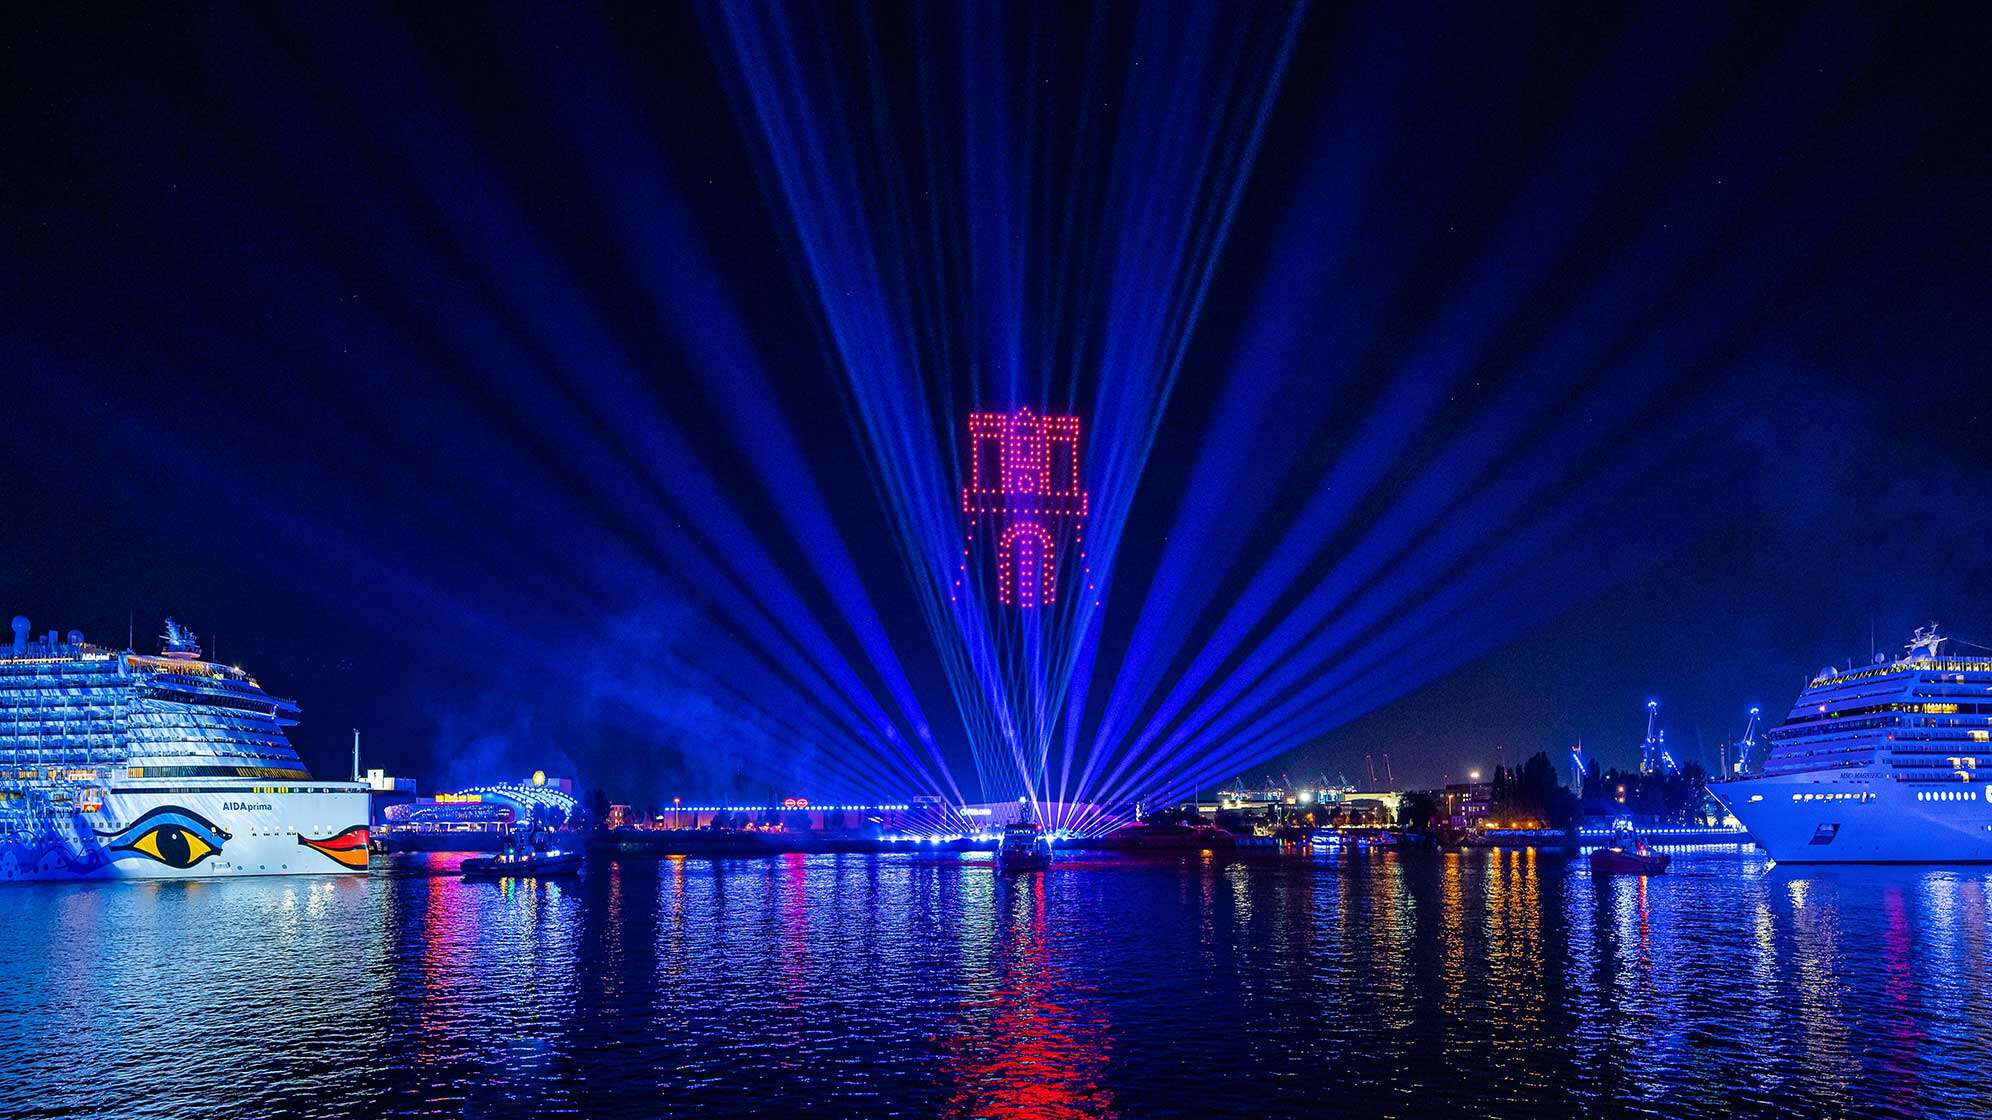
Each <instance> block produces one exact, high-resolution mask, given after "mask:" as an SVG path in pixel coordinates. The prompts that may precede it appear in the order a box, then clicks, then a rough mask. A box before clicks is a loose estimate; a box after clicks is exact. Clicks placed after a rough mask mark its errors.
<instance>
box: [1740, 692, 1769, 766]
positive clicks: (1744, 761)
mask: <svg viewBox="0 0 1992 1120" xmlns="http://www.w3.org/2000/svg"><path fill="white" fill-rule="evenodd" d="M1762 715H1763V709H1761V708H1758V707H1757V706H1756V705H1754V704H1753V705H1751V707H1750V722H1749V724H1748V725H1746V726H1745V727H1744V728H1743V737H1742V738H1741V739H1738V740H1737V741H1736V772H1737V773H1738V774H1748V773H1749V772H1750V752H1751V751H1753V750H1755V749H1756V748H1757V720H1758V718H1759V717H1761V716H1762Z"/></svg>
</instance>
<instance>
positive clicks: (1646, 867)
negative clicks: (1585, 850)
mask: <svg viewBox="0 0 1992 1120" xmlns="http://www.w3.org/2000/svg"><path fill="white" fill-rule="evenodd" d="M1672 862H1673V857H1672V856H1669V855H1668V854H1667V853H1665V852H1656V851H1654V850H1653V849H1652V848H1649V847H1647V846H1646V841H1645V840H1642V839H1640V837H1639V835H1638V834H1637V833H1635V832H1633V830H1632V826H1631V825H1630V824H1625V823H1621V824H1620V825H1619V827H1618V829H1617V830H1616V831H1615V832H1614V833H1613V834H1612V843H1611V846H1610V847H1608V848H1593V849H1591V870H1592V871H1594V872H1596V873H1598V874H1600V875H1658V874H1660V873H1661V872H1663V871H1665V870H1667V865H1668V864H1670V863H1672Z"/></svg>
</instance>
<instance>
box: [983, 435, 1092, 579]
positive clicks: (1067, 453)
mask: <svg viewBox="0 0 1992 1120" xmlns="http://www.w3.org/2000/svg"><path fill="white" fill-rule="evenodd" d="M961 510H962V512H963V513H964V514H966V515H968V519H969V523H968V540H969V544H970V545H971V546H973V544H974V542H975V537H976V533H977V531H978V529H980V530H981V531H982V532H983V533H984V534H985V535H986V536H988V537H989V538H992V539H993V540H994V541H995V542H996V598H997V600H998V601H999V602H1001V603H1002V604H1003V605H1004V606H1014V607H1018V608H1021V609H1025V610H1030V609H1033V608H1036V607H1039V606H1048V605H1050V604H1052V603H1056V602H1057V601H1058V562H1059V552H1060V548H1061V541H1062V540H1063V538H1064V537H1065V536H1066V535H1067V534H1070V536H1071V538H1072V540H1073V541H1074V543H1075V544H1077V545H1078V546H1079V548H1080V553H1079V559H1080V563H1081V565H1082V566H1084V563H1085V558H1086V553H1085V551H1084V548H1085V525H1086V510H1087V499H1086V491H1085V490H1084V489H1082V488H1081V487H1080V485H1079V418H1078V417H1077V416H1038V415H1035V414H1033V413H1032V412H1031V410H1030V409H1028V408H1026V409H1021V410H1019V411H1017V412H971V413H969V415H968V485H967V486H966V487H964V488H963V490H962V492H961ZM968 557H969V549H966V548H965V549H963V550H962V567H961V573H960V577H959V578H957V579H956V581H955V593H956V595H959V594H960V593H961V586H962V581H963V580H965V579H966V578H967V575H968Z"/></svg>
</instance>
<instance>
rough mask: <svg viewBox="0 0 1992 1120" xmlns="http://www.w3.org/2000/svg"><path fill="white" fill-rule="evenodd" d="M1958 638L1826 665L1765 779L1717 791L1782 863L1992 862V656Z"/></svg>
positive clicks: (1926, 631)
mask: <svg viewBox="0 0 1992 1120" xmlns="http://www.w3.org/2000/svg"><path fill="white" fill-rule="evenodd" d="M1946 641H1948V639H1946V638H1943V637H1940V636H1939V635H1938V634H1937V627H1936V624H1935V623H1931V624H1930V625H1929V626H1927V627H1923V628H1921V629H1919V630H1917V631H1916V634H1915V639H1914V640H1913V641H1911V642H1910V643H1909V647H1908V650H1907V651H1906V652H1905V653H1904V654H1903V656H1901V657H1890V656H1888V655H1887V654H1880V655H1877V656H1876V658H1875V661H1874V664H1872V665H1870V666H1867V667H1865V668H1861V669H1857V670H1847V671H1841V670H1836V669H1834V668H1832V667H1830V666H1829V667H1827V668H1825V669H1821V670H1820V671H1819V675H1818V676H1816V677H1814V678H1813V680H1812V683H1811V684H1809V685H1807V686H1806V688H1805V691H1804V692H1802V693H1801V694H1800V695H1799V697H1798V700H1797V701H1796V702H1795V703H1793V704H1792V708H1791V714H1790V715H1788V716H1786V717H1785V720H1784V722H1783V723H1782V724H1780V725H1778V727H1776V728H1775V729H1773V730H1772V731H1771V732H1770V735H1769V738H1770V742H1771V747H1770V753H1769V754H1768V755H1767V756H1766V757H1765V759H1764V764H1763V769H1762V773H1760V774H1751V775H1745V776H1743V777H1740V778H1737V779H1734V780H1731V781H1726V782H1720V783H1716V784H1715V785H1713V786H1711V787H1710V789H1711V791H1712V792H1713V793H1715V795H1716V796H1717V797H1719V798H1720V799H1721V800H1722V802H1723V804H1724V805H1726V806H1727V807H1728V808H1729V811H1730V812H1732V813H1734V814H1735V815H1736V819H1737V820H1739V821H1742V822H1743V826H1744V827H1745V828H1748V829H1749V830H1750V832H1751V834H1752V835H1754V836H1755V837H1756V838H1757V842H1758V843H1759V844H1762V845H1763V846H1764V848H1765V850H1767V851H1769V852H1770V854H1771V857H1772V858H1773V859H1776V860H1777V861H1779V862H1781V863H1984V862H1992V781H1988V780H1987V779H1988V778H1992V657H1955V656H1951V655H1948V654H1946V653H1945V652H1944V651H1943V646H1944V644H1945V642H1946Z"/></svg>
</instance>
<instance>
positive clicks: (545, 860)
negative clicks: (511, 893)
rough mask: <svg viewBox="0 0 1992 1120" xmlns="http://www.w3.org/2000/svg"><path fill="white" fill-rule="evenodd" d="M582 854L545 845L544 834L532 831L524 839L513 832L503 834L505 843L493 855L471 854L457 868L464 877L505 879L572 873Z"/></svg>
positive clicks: (580, 860)
mask: <svg viewBox="0 0 1992 1120" xmlns="http://www.w3.org/2000/svg"><path fill="white" fill-rule="evenodd" d="M585 858H586V853H584V852H582V851H581V850H580V849H578V848H577V849H574V850H572V851H569V850H566V849H562V848H555V847H551V846H549V841H548V838H547V834H546V833H544V832H540V831H537V830H535V831H534V832H533V833H532V835H531V836H530V837H528V838H525V839H523V840H522V839H521V838H520V837H519V836H518V835H517V834H516V833H513V834H508V835H507V836H506V837H505V846H504V848H503V849H502V850H501V851H499V853H498V854H497V855H494V856H473V857H471V858H470V859H467V860H464V861H463V863H462V864H461V865H460V866H459V867H458V868H457V870H458V871H459V872H460V873H461V874H462V875H463V877H464V878H466V879H509V878H521V877H525V876H552V875H573V874H575V873H576V872H578V871H580V870H581V864H582V862H583V861H584V860H585Z"/></svg>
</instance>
